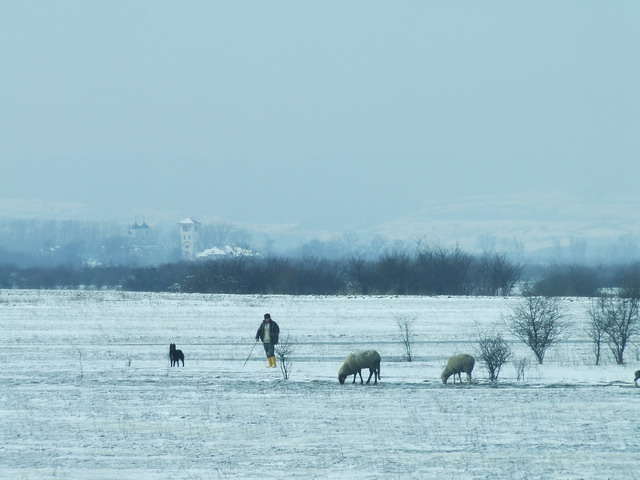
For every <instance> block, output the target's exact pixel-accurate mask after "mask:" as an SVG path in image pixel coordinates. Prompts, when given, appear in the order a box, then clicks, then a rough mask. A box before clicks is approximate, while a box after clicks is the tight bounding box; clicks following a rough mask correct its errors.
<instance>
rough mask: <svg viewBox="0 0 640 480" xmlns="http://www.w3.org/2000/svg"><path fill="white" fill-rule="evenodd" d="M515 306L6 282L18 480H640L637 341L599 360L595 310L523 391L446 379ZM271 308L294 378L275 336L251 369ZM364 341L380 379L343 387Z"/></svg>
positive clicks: (6, 446) (6, 381) (6, 366)
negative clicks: (590, 324) (32, 286)
mask: <svg viewBox="0 0 640 480" xmlns="http://www.w3.org/2000/svg"><path fill="white" fill-rule="evenodd" d="M515 301H517V299H513V298H511V299H503V298H466V297H463V298H459V297H451V298H447V297H306V296H305V297H290V296H233V295H180V294H147V293H125V292H83V291H55V292H49V291H10V290H0V325H1V327H0V333H1V340H0V343H1V345H2V349H1V350H0V363H1V364H2V369H1V370H0V386H1V389H0V420H1V422H0V425H1V430H0V431H1V435H2V442H0V478H2V479H53V478H60V479H67V480H69V479H135V480H147V479H163V478H165V479H207V480H209V479H253V478H265V479H496V478H499V479H503V478H504V479H634V478H640V460H639V459H640V415H639V412H640V388H635V387H634V384H633V372H634V370H637V369H638V368H640V361H638V348H637V345H634V346H632V347H630V349H629V350H628V352H627V355H626V359H627V362H628V363H627V365H625V366H617V365H615V364H614V363H613V362H612V360H611V359H610V358H609V357H608V356H607V358H606V359H605V361H604V362H603V365H601V366H598V367H594V366H593V354H592V353H591V344H590V343H589V341H588V340H587V339H586V337H585V335H584V324H585V322H586V315H585V308H586V305H587V304H588V301H587V300H583V299H566V300H564V301H563V304H564V306H565V307H566V308H567V311H568V312H569V315H570V318H571V319H572V320H573V321H574V326H573V327H572V329H571V330H570V331H569V332H568V339H567V340H566V341H565V342H563V343H562V344H560V345H558V346H556V347H552V348H551V349H550V350H549V351H548V352H547V357H546V359H545V364H544V365H541V366H536V365H532V366H531V367H530V368H529V369H528V370H527V372H526V376H525V379H524V381H517V379H516V370H515V367H514V366H513V365H512V364H508V365H505V367H504V368H503V370H502V372H501V374H500V378H499V381H498V383H497V384H496V385H492V384H490V383H489V382H488V380H487V377H488V375H487V372H486V370H485V368H484V365H482V364H481V363H480V364H478V363H477V364H476V369H475V371H474V375H475V377H474V382H473V384H471V385H466V384H464V385H459V384H458V385H453V384H447V385H443V384H442V382H441V381H440V378H439V377H440V373H441V371H442V368H443V366H444V364H445V362H446V358H447V357H449V356H451V355H453V354H456V353H465V352H468V353H474V350H475V349H476V345H477V339H478V331H479V329H485V330H486V329H490V328H491V327H492V326H493V325H495V324H497V323H499V322H500V321H501V319H502V317H503V316H504V315H506V314H508V313H509V312H510V306H511V305H512V304H513V302H515ZM265 312H269V313H271V315H272V317H273V319H274V320H275V321H276V322H278V324H279V325H280V328H281V338H286V337H287V336H288V337H289V339H290V340H291V342H292V345H293V347H294V349H295V351H294V354H293V357H292V364H291V376H290V378H289V380H283V378H282V373H281V371H280V369H267V368H266V360H265V357H264V352H263V350H262V347H261V346H260V345H258V346H257V347H256V348H255V350H253V353H252V356H251V358H250V359H249V361H248V362H247V363H246V365H244V366H243V364H244V362H245V360H246V359H247V356H248V355H249V352H250V351H251V348H252V346H253V345H254V341H253V338H254V335H255V331H256V329H257V328H258V326H259V324H260V321H261V320H262V316H263V314H264V313H265ZM402 319H415V324H414V330H415V334H416V336H415V339H414V361H413V362H406V361H403V358H402V357H403V355H404V350H403V345H402V344H401V343H400V341H399V328H398V325H397V322H398V320H402ZM501 331H502V333H503V334H505V337H506V338H508V339H511V337H510V336H509V335H508V334H506V332H504V331H503V330H501ZM171 342H174V343H176V344H177V346H178V348H180V349H182V350H183V351H184V353H185V357H186V359H185V367H184V368H182V367H180V368H171V367H170V365H169V359H168V348H169V343H171ZM512 347H513V349H514V352H515V356H516V357H518V358H521V357H524V356H528V357H529V358H531V359H532V361H533V356H532V355H531V353H530V352H529V351H528V350H527V348H526V347H525V346H524V345H522V344H521V343H519V342H514V343H513V344H512ZM365 348H375V349H377V350H378V351H379V352H380V354H381V355H382V367H381V374H382V379H381V382H380V383H379V384H378V385H373V384H371V385H360V384H355V385H353V384H351V383H350V381H351V379H349V380H348V383H346V384H345V385H340V384H339V383H338V380H337V370H338V369H339V367H340V365H341V364H342V361H343V360H344V358H345V357H346V356H347V354H349V353H350V352H352V351H355V350H359V349H365ZM365 372H366V371H365ZM363 373H364V372H363ZM463 377H464V375H463ZM365 380H366V376H365Z"/></svg>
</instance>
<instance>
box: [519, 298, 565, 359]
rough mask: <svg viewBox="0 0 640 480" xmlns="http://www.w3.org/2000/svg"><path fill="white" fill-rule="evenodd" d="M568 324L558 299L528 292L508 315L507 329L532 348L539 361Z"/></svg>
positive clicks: (558, 338)
mask: <svg viewBox="0 0 640 480" xmlns="http://www.w3.org/2000/svg"><path fill="white" fill-rule="evenodd" d="M569 325H570V324H569V322H568V321H565V312H564V309H563V308H562V307H561V305H560V302H559V300H558V299H557V298H555V297H538V296H534V295H530V294H528V293H525V297H524V298H523V299H522V301H521V302H520V303H519V304H517V305H516V306H515V307H513V311H512V313H511V314H510V315H508V316H507V328H508V329H509V331H510V332H511V333H512V334H513V335H515V336H516V337H517V338H519V339H520V340H522V341H523V342H524V343H525V345H527V346H528V347H529V348H531V350H533V353H534V354H535V356H536V359H537V360H538V363H539V364H542V362H543V361H544V355H545V353H546V351H547V349H548V348H549V347H550V346H551V345H553V344H555V343H556V342H558V341H559V340H560V337H561V335H562V333H563V332H564V331H565V330H566V329H567V328H568V327H569Z"/></svg>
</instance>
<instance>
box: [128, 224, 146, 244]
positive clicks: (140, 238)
mask: <svg viewBox="0 0 640 480" xmlns="http://www.w3.org/2000/svg"><path fill="white" fill-rule="evenodd" d="M129 238H130V239H131V242H132V243H140V244H144V243H147V241H148V240H149V225H147V222H145V221H144V220H142V224H138V221H137V220H136V221H135V222H134V224H133V225H131V226H130V227H129Z"/></svg>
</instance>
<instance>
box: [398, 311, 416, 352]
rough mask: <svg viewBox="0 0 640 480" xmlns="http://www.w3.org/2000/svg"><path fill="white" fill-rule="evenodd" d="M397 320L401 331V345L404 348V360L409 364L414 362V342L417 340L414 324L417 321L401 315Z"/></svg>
mask: <svg viewBox="0 0 640 480" xmlns="http://www.w3.org/2000/svg"><path fill="white" fill-rule="evenodd" d="M395 318H396V324H397V325H398V329H399V330H400V343H402V345H403V346H404V352H405V355H404V358H405V360H406V361H407V362H411V361H412V360H413V340H414V338H415V334H414V333H413V324H414V323H415V321H416V317H409V316H407V315H399V316H396V317H395Z"/></svg>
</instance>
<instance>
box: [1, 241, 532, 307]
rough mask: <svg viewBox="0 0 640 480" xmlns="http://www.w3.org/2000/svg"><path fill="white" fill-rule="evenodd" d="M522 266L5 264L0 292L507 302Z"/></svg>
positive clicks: (436, 253)
mask: <svg viewBox="0 0 640 480" xmlns="http://www.w3.org/2000/svg"><path fill="white" fill-rule="evenodd" d="M522 270H523V267H522V266H521V265H519V264H516V263H514V262H512V261H510V260H509V259H508V258H507V257H506V255H504V254H499V253H493V254H482V255H473V254H469V253H466V252H463V251H462V250H460V249H459V248H453V249H448V250H447V249H443V248H439V247H434V248H423V249H420V250H417V251H415V252H407V251H403V250H394V251H389V252H386V253H384V254H382V255H381V256H380V257H379V258H377V259H367V258H365V257H363V256H351V257H348V258H344V259H326V258H319V257H313V256H307V257H302V258H295V257H277V256H270V257H226V258H222V259H216V260H209V261H196V262H177V263H167V264H163V265H159V266H148V267H126V266H114V267H106V266H96V267H80V268H74V267H71V266H57V267H54V268H40V267H33V268H16V267H14V266H10V265H6V264H5V265H0V288H79V287H84V288H98V289H100V288H119V289H123V290H132V291H151V292H162V291H173V292H184V293H233V294H290V295H331V294H363V295H377V294H381V295H509V294H511V292H512V290H513V288H514V287H515V285H516V283H517V282H518V281H519V280H520V277H521V274H522Z"/></svg>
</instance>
